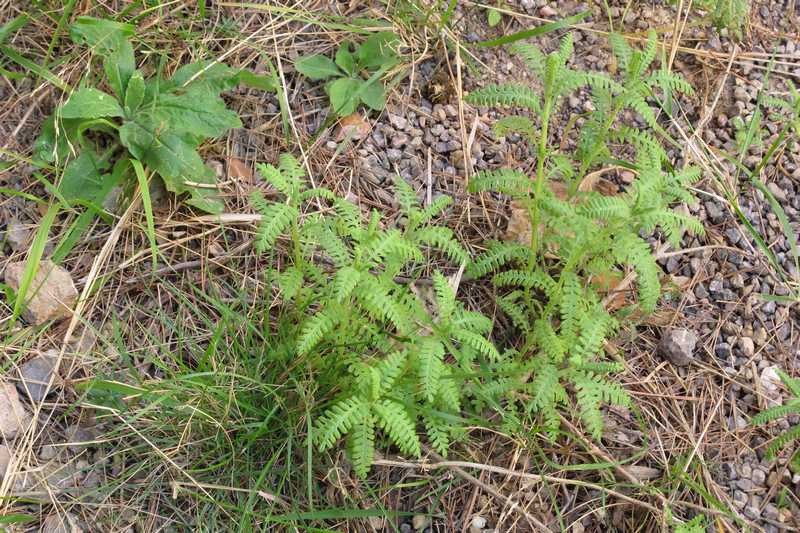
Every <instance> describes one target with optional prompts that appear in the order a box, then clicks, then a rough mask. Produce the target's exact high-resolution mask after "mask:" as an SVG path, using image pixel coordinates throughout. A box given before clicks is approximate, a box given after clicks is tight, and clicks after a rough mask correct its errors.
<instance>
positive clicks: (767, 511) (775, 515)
mask: <svg viewBox="0 0 800 533" xmlns="http://www.w3.org/2000/svg"><path fill="white" fill-rule="evenodd" d="M762 514H763V516H764V518H766V519H767V520H774V521H775V522H778V521H780V519H781V511H780V509H778V508H777V507H776V506H775V504H772V503H768V504H767V505H766V507H764V512H763V513H762Z"/></svg>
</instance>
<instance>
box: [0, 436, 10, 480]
mask: <svg viewBox="0 0 800 533" xmlns="http://www.w3.org/2000/svg"><path fill="white" fill-rule="evenodd" d="M10 464H11V450H9V449H8V446H6V445H5V444H0V480H2V479H3V478H4V477H6V472H7V471H8V465H10Z"/></svg>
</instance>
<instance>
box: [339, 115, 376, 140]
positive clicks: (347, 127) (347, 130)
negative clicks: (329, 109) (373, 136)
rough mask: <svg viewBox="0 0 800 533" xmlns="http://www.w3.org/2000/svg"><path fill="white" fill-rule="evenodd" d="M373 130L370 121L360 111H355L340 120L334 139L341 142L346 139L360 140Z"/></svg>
mask: <svg viewBox="0 0 800 533" xmlns="http://www.w3.org/2000/svg"><path fill="white" fill-rule="evenodd" d="M371 130H372V126H370V124H369V122H367V121H366V120H364V117H362V116H361V115H360V114H358V113H353V114H352V115H348V116H346V117H344V118H342V119H340V120H339V128H338V129H337V131H336V135H335V136H334V140H335V141H336V142H341V141H343V140H345V139H348V140H352V141H359V140H361V139H363V138H364V137H366V136H367V135H369V132H370V131H371Z"/></svg>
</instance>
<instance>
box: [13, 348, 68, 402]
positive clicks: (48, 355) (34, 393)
mask: <svg viewBox="0 0 800 533" xmlns="http://www.w3.org/2000/svg"><path fill="white" fill-rule="evenodd" d="M56 361H58V351H57V350H49V351H47V352H45V353H43V354H42V355H39V356H37V357H34V358H33V359H31V360H30V361H28V362H26V363H25V364H23V365H22V366H21V367H20V369H19V373H20V383H18V384H17V388H18V389H19V391H20V392H22V393H23V394H27V395H28V397H29V398H30V399H31V400H32V401H34V402H40V401H42V400H44V398H45V393H46V392H47V389H48V384H49V383H50V378H51V377H52V376H53V373H54V372H55V369H56ZM57 384H58V382H57V380H53V384H52V385H50V392H52V391H53V390H54V389H55V386H56V385H57Z"/></svg>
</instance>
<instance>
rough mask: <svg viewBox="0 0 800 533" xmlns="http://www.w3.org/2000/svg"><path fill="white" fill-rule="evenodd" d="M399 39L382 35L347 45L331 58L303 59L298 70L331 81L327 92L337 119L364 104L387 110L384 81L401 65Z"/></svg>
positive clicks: (388, 34)
mask: <svg viewBox="0 0 800 533" xmlns="http://www.w3.org/2000/svg"><path fill="white" fill-rule="evenodd" d="M398 42H399V41H398V39H397V36H396V35H395V34H394V33H392V32H379V33H375V34H373V35H371V36H370V37H369V38H367V40H366V41H364V42H363V43H361V44H359V45H357V46H356V47H355V48H353V44H352V43H350V42H349V41H345V42H343V43H342V44H341V45H340V46H339V49H338V50H337V51H336V56H335V58H334V59H331V58H329V57H327V56H324V55H322V54H314V55H310V56H305V57H301V58H300V59H298V60H297V62H296V63H295V68H296V69H297V71H298V72H300V73H301V74H304V75H305V76H307V77H308V78H309V79H311V80H314V81H321V80H329V81H328V82H327V83H326V84H325V92H326V93H327V94H328V98H329V99H330V103H331V110H332V111H333V113H334V114H336V115H337V116H347V115H352V114H353V113H354V112H355V111H356V109H357V108H358V106H359V105H360V104H364V105H366V106H367V107H368V108H370V109H373V110H375V111H381V110H383V107H384V106H385V105H386V94H385V89H384V86H383V82H382V81H381V78H382V77H383V75H384V74H386V73H387V72H388V71H389V70H390V69H391V68H392V67H394V66H395V65H397V64H398V63H399V62H400V59H399V57H398V55H397V50H396V49H397V46H398Z"/></svg>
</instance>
